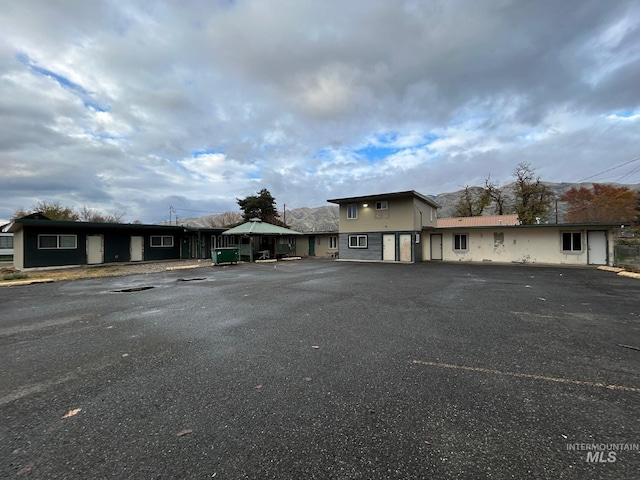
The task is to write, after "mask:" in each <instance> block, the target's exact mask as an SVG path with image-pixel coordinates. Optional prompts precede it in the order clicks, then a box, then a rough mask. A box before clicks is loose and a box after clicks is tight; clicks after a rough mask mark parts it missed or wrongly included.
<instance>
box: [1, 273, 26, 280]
mask: <svg viewBox="0 0 640 480" xmlns="http://www.w3.org/2000/svg"><path fill="white" fill-rule="evenodd" d="M28 276H29V275H27V274H25V273H9V274H7V275H3V276H2V277H0V278H1V279H2V280H24V279H25V278H27V277H28Z"/></svg>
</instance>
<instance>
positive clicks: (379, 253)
mask: <svg viewBox="0 0 640 480" xmlns="http://www.w3.org/2000/svg"><path fill="white" fill-rule="evenodd" d="M327 201H328V202H331V203H336V204H338V206H339V207H340V208H339V210H340V213H339V221H338V222H339V223H338V224H339V232H338V250H339V252H340V259H341V260H361V261H362V260H364V261H366V260H369V261H376V262H379V261H388V262H408V263H413V262H420V261H422V260H423V258H422V251H423V249H422V245H421V242H422V231H423V229H424V228H429V227H432V228H435V226H436V220H437V209H438V207H439V205H438V204H437V203H436V202H435V201H434V200H432V199H430V198H429V197H426V196H425V195H422V194H420V193H418V192H416V191H414V190H410V191H406V192H395V193H382V194H378V195H366V196H361V197H347V198H335V199H332V200H327Z"/></svg>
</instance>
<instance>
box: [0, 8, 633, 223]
mask: <svg viewBox="0 0 640 480" xmlns="http://www.w3.org/2000/svg"><path fill="white" fill-rule="evenodd" d="M0 32H2V33H1V34H0V164H1V166H2V175H0V219H8V218H10V217H11V216H12V215H13V213H14V212H15V210H16V209H18V208H25V209H26V208H29V207H30V206H32V205H33V204H35V203H36V202H38V201H49V202H52V201H59V202H60V203H62V204H63V205H70V206H74V207H77V208H80V207H82V206H88V207H91V208H96V209H99V210H102V211H104V212H109V211H114V210H126V212H127V215H126V217H125V219H124V220H125V221H133V220H141V221H142V222H145V223H151V222H156V221H162V220H167V219H168V217H169V207H170V206H173V207H174V208H175V209H176V211H177V213H178V215H179V216H181V217H187V216H200V215H205V214H207V213H218V212H225V211H237V210H238V206H237V203H236V198H242V197H245V196H247V195H251V194H254V193H256V192H257V191H258V190H260V189H261V188H267V189H269V190H270V192H271V193H272V194H273V196H274V197H275V198H276V200H277V203H278V207H279V208H280V209H281V208H282V205H283V204H286V205H287V208H293V207H302V206H309V207H314V206H320V205H326V199H328V198H336V197H345V196H354V195H365V194H368V193H383V192H391V191H398V190H417V191H419V192H421V193H424V194H437V193H444V192H448V191H455V190H458V189H459V188H461V187H463V186H465V185H476V184H478V185H479V184H481V183H482V182H483V180H484V179H485V178H486V177H487V176H488V175H491V178H492V179H493V180H495V181H497V182H499V183H506V182H508V181H510V180H511V174H512V173H513V170H514V168H515V166H516V165H517V164H518V162H522V161H526V162H529V163H530V164H531V165H532V167H533V168H534V169H535V171H536V173H538V174H539V175H540V176H541V178H542V179H543V180H548V181H558V182H559V181H566V182H576V181H580V180H583V179H586V178H588V177H590V176H593V175H596V174H599V173H600V172H603V171H605V170H608V169H611V168H612V167H617V168H614V169H613V170H610V171H609V172H606V173H603V174H601V175H596V176H595V177H593V178H591V179H590V180H593V181H621V182H623V183H638V182H640V162H638V161H637V160H636V161H634V159H637V158H638V157H640V2H638V1H624V0H616V1H603V0H562V1H558V0H536V1H526V0H522V1H521V0H424V1H418V0H416V1H409V0H407V1H399V0H397V1H395V0H394V1H390V0H340V1H337V0H336V1H333V0H317V1H313V0H237V1H233V0H218V1H215V0H199V1H196V0H193V1H189V0H180V1H177V0H176V1H156V0H153V1H151V0H150V1H136V0H121V1H115V0H114V1H108V0H93V1H90V0H75V1H74V0H56V1H55V2H53V1H50V0H40V1H35V0H20V1H3V2H2V8H1V9H0Z"/></svg>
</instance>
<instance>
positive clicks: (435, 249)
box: [431, 233, 442, 260]
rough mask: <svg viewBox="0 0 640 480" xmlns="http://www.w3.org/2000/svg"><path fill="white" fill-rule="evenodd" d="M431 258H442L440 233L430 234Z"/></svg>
mask: <svg viewBox="0 0 640 480" xmlns="http://www.w3.org/2000/svg"><path fill="white" fill-rule="evenodd" d="M431 260H442V234H441V233H433V234H431Z"/></svg>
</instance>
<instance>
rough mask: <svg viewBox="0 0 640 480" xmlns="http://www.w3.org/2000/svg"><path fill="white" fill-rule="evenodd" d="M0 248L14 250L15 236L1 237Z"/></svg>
mask: <svg viewBox="0 0 640 480" xmlns="http://www.w3.org/2000/svg"><path fill="white" fill-rule="evenodd" d="M0 248H13V235H12V236H10V237H9V236H7V237H5V236H4V235H3V236H1V237H0Z"/></svg>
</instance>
